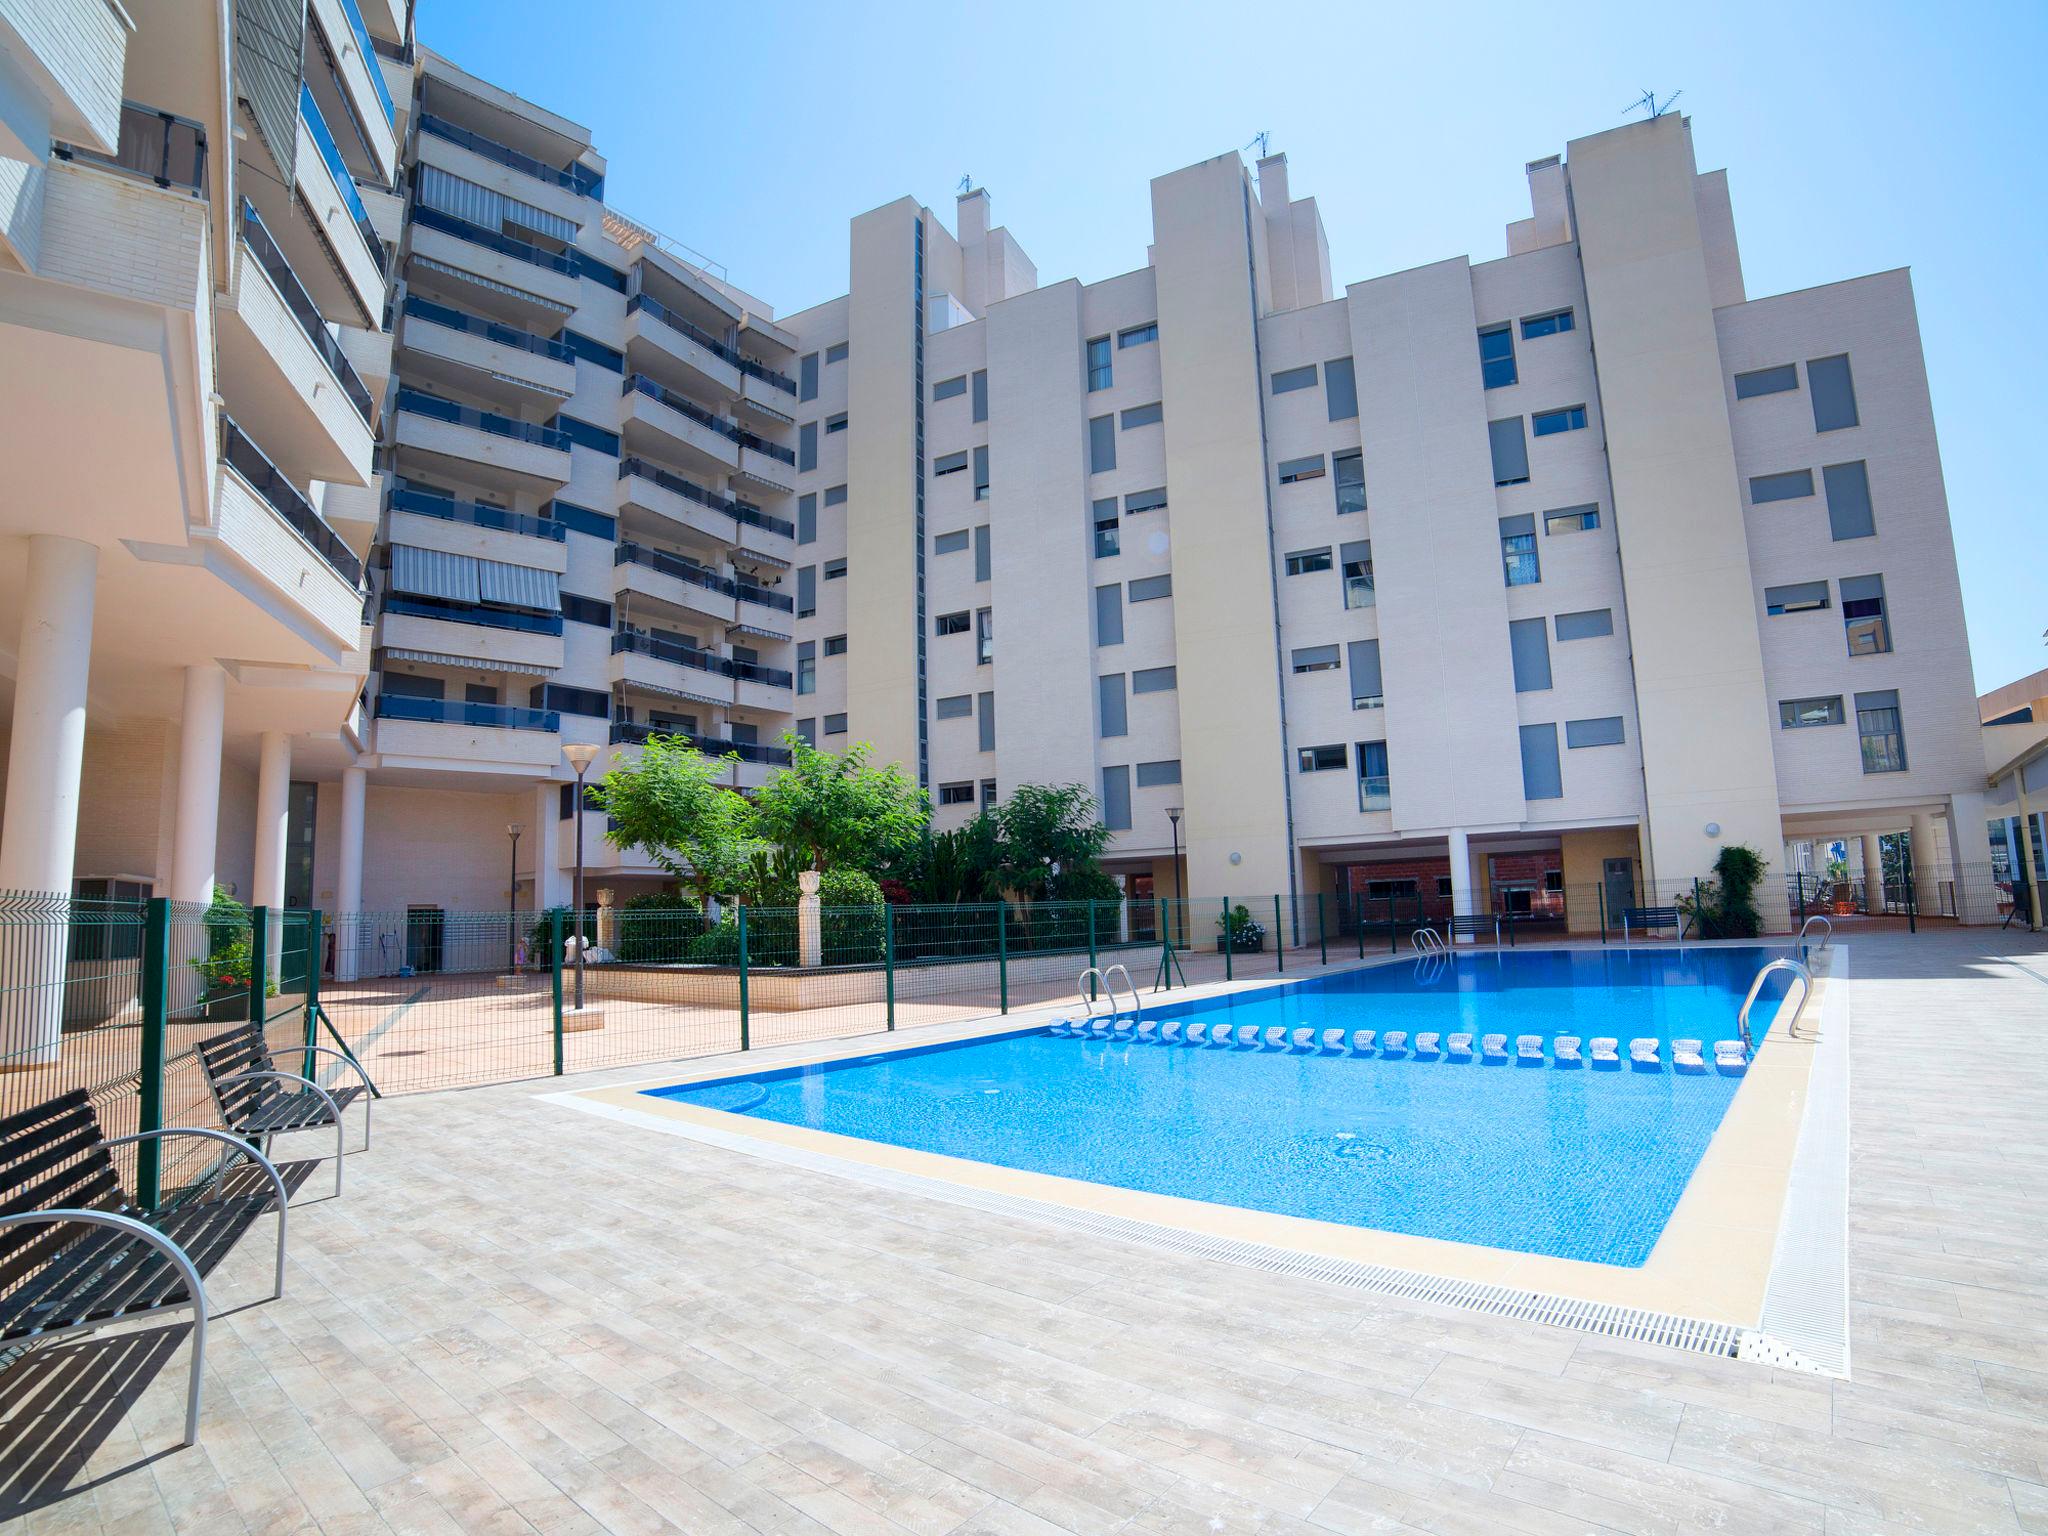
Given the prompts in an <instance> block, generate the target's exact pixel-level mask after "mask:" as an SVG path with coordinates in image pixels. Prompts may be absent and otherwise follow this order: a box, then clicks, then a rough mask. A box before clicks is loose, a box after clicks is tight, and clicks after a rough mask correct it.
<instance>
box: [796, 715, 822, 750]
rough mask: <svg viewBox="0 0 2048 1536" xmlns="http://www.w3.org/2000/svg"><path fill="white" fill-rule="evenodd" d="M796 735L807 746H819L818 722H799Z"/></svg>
mask: <svg viewBox="0 0 2048 1536" xmlns="http://www.w3.org/2000/svg"><path fill="white" fill-rule="evenodd" d="M796 734H797V737H798V739H799V740H801V741H802V742H803V744H804V745H805V746H807V747H815V746H816V745H817V744H818V722H817V721H816V720H799V721H797V723H796Z"/></svg>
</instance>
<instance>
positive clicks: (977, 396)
mask: <svg viewBox="0 0 2048 1536" xmlns="http://www.w3.org/2000/svg"><path fill="white" fill-rule="evenodd" d="M974 419H975V420H976V421H987V420H988V370H987V369H986V368H977V369H975V370H974Z"/></svg>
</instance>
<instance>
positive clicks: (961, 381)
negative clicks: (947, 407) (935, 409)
mask: <svg viewBox="0 0 2048 1536" xmlns="http://www.w3.org/2000/svg"><path fill="white" fill-rule="evenodd" d="M966 393H967V375H966V374H964V373H962V374H956V375H954V377H952V378H950V379H941V380H939V382H938V383H936V384H934V385H933V386H932V401H933V403H934V404H936V403H937V402H938V401H941V400H950V399H952V398H953V397H954V396H955V395H964V394H966Z"/></svg>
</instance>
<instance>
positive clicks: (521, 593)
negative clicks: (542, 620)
mask: <svg viewBox="0 0 2048 1536" xmlns="http://www.w3.org/2000/svg"><path fill="white" fill-rule="evenodd" d="M476 567H477V587H478V590H479V592H480V593H481V594H482V598H483V601H484V602H487V603H497V604H499V605H501V606H503V607H506V608H531V609H533V610H535V611H536V612H539V613H559V612H560V611H561V608H562V581H561V578H560V577H559V576H557V575H556V574H555V573H554V572H553V571H542V570H536V569H535V568H534V567H532V566H530V565H507V564H506V563H505V562H504V561H502V560H479V561H477V562H476Z"/></svg>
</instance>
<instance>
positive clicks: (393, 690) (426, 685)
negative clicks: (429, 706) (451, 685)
mask: <svg viewBox="0 0 2048 1536" xmlns="http://www.w3.org/2000/svg"><path fill="white" fill-rule="evenodd" d="M382 691H383V692H385V693H388V694H390V695H392V696H393V697H394V698H400V699H442V698H446V697H447V696H448V684H447V683H446V682H445V681H444V680H443V679H441V678H438V677H415V676H414V675H413V674H412V673H410V672H392V671H388V670H387V671H386V672H385V673H384V682H383V686H382Z"/></svg>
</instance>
